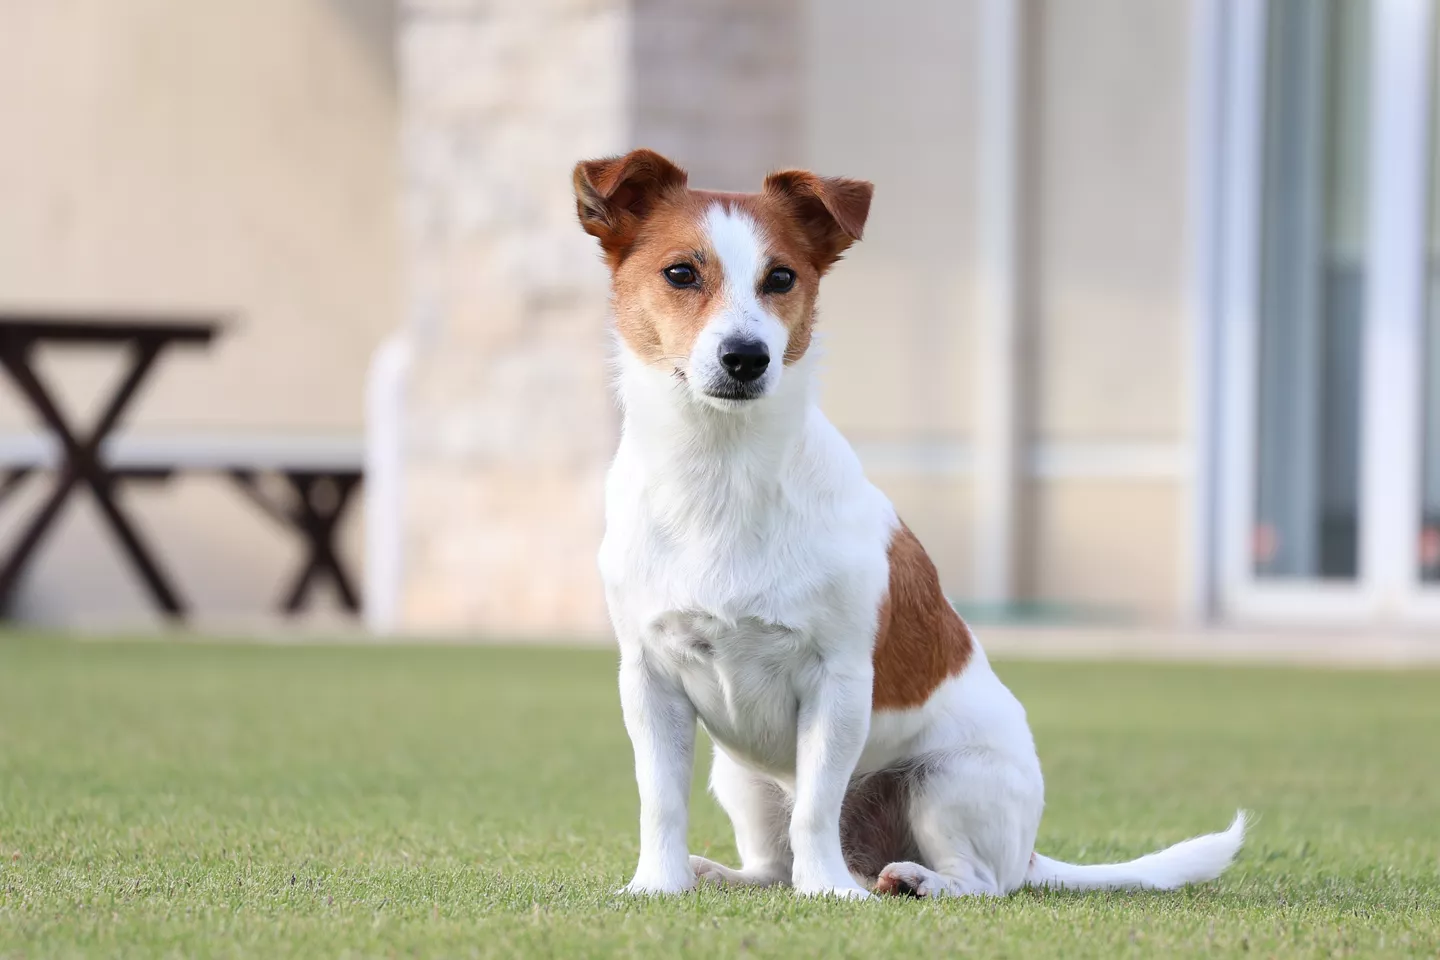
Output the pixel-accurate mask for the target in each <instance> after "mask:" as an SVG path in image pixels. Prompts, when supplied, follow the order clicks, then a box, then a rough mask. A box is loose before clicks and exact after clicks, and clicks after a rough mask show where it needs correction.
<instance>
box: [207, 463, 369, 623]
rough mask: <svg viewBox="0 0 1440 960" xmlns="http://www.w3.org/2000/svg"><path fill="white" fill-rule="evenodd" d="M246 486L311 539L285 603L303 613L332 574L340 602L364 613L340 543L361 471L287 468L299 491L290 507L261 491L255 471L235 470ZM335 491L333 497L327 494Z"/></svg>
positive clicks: (287, 478) (248, 492)
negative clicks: (319, 585)
mask: <svg viewBox="0 0 1440 960" xmlns="http://www.w3.org/2000/svg"><path fill="white" fill-rule="evenodd" d="M230 475H231V477H232V478H234V480H235V482H236V483H237V484H238V485H239V486H240V489H241V490H242V491H243V492H244V493H245V495H246V496H247V497H249V498H250V499H251V500H252V501H253V502H254V503H255V504H256V505H258V506H259V507H260V508H261V509H262V510H264V511H265V512H266V513H268V514H269V515H270V516H272V517H274V518H275V519H276V520H277V521H279V522H281V523H283V524H285V525H286V526H288V527H290V528H291V529H292V530H294V531H295V532H296V533H298V534H299V535H300V537H301V539H302V540H303V541H304V543H305V547H306V553H305V561H304V564H303V566H301V568H300V570H299V572H298V573H296V575H295V578H294V579H293V580H292V581H291V584H290V587H289V589H288V590H287V591H286V593H285V598H284V599H283V600H282V601H281V603H280V607H281V609H282V610H284V611H285V612H286V613H287V614H291V615H294V614H297V613H299V612H300V611H301V610H303V609H304V608H305V606H306V603H307V602H308V601H309V599H310V594H311V592H312V590H313V589H314V587H315V586H316V584H317V583H318V582H319V581H320V580H321V579H322V578H324V577H327V576H328V577H329V578H330V580H331V581H332V582H334V584H335V590H336V592H337V593H338V594H339V596H340V604H341V606H343V607H344V608H345V609H346V610H348V611H350V612H351V613H359V612H360V594H359V592H358V591H357V590H356V589H355V585H354V583H353V582H352V581H351V579H350V575H349V573H348V572H347V571H346V569H345V565H344V564H343V563H342V562H341V560H340V554H339V552H338V550H337V549H336V546H335V538H336V535H337V533H338V530H339V525H340V521H341V519H342V518H343V517H344V513H345V509H346V508H347V507H348V506H349V504H350V501H351V499H352V496H353V494H354V493H355V489H356V488H357V487H358V486H359V485H360V479H361V475H360V473H359V471H355V472H333V471H308V470H304V471H302V470H285V471H282V472H281V474H280V475H281V476H282V477H284V479H285V482H286V484H288V485H289V487H290V489H291V491H292V492H293V493H294V500H295V503H294V506H293V507H291V508H289V509H287V508H285V507H282V506H280V505H279V504H277V503H275V501H274V500H272V499H271V498H270V497H268V496H266V494H265V492H264V491H263V490H261V488H260V485H259V483H258V482H257V480H256V476H255V474H254V472H253V471H249V470H232V471H231V473H230ZM326 493H329V494H330V496H329V497H328V498H327V497H325V496H324V494H326Z"/></svg>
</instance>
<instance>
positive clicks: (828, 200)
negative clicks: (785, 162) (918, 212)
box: [765, 170, 875, 273]
mask: <svg viewBox="0 0 1440 960" xmlns="http://www.w3.org/2000/svg"><path fill="white" fill-rule="evenodd" d="M765 192H766V193H768V194H771V195H772V196H776V197H780V198H782V199H784V200H785V201H786V202H787V203H789V204H790V207H791V209H792V210H794V212H795V216H796V217H797V218H798V219H799V221H800V225H801V227H802V229H804V231H805V234H806V236H808V237H809V238H810V244H811V250H812V251H813V254H814V259H815V267H816V269H818V270H819V271H820V272H821V273H824V272H825V271H826V270H827V269H829V268H830V267H831V265H833V264H834V263H835V261H836V260H839V259H840V254H842V253H844V252H845V251H846V249H848V248H849V246H850V244H852V243H854V242H855V241H856V240H859V239H860V236H861V234H862V233H864V232H865V218H866V216H868V215H869V213H870V196H871V194H873V193H874V192H875V185H874V184H872V183H870V182H869V181H868V180H847V179H846V178H844V177H817V176H816V175H815V174H813V173H811V172H809V171H808V170H781V171H780V172H779V173H772V174H770V176H768V177H766V178H765Z"/></svg>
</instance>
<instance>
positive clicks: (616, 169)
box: [574, 150, 687, 266]
mask: <svg viewBox="0 0 1440 960" xmlns="http://www.w3.org/2000/svg"><path fill="white" fill-rule="evenodd" d="M686 179H687V177H686V174H685V171H684V170H681V169H680V168H679V167H677V166H675V164H673V163H671V162H670V161H669V160H666V159H665V158H664V157H662V156H660V154H658V153H656V152H655V151H654V150H632V151H631V152H629V153H627V154H625V156H623V157H606V158H604V159H603V160H582V161H581V162H579V163H577V164H576V165H575V176H574V181H575V209H576V211H577V212H578V213H579V214H580V226H581V227H583V228H584V229H585V232H586V233H588V234H590V235H591V236H592V237H595V238H596V239H597V240H599V241H600V246H601V247H602V248H603V249H604V250H605V254H606V256H607V257H608V258H609V260H610V264H611V266H614V265H616V264H618V263H619V262H620V261H621V260H622V259H623V258H624V256H625V251H626V249H628V248H629V246H630V244H632V243H634V242H635V235H636V234H637V233H638V232H639V230H640V223H641V221H643V220H644V219H645V217H646V215H647V214H648V213H649V212H650V210H651V208H652V207H653V206H654V204H655V200H656V198H658V197H659V196H660V195H662V194H663V193H665V191H667V190H672V189H676V188H679V187H683V186H685V182H686Z"/></svg>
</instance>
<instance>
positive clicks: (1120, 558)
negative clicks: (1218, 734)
mask: <svg viewBox="0 0 1440 960" xmlns="http://www.w3.org/2000/svg"><path fill="white" fill-rule="evenodd" d="M1032 13H1033V16H1032V20H1031V23H1030V42H1031V47H1030V53H1031V62H1032V69H1033V73H1032V89H1033V97H1032V105H1031V110H1032V115H1031V117H1030V136H1031V143H1030V149H1031V151H1032V153H1031V156H1032V161H1031V170H1030V179H1029V182H1030V185H1031V189H1032V194H1031V198H1030V203H1031V212H1030V216H1029V232H1030V254H1031V259H1030V261H1029V263H1028V265H1027V267H1026V280H1027V282H1028V285H1029V286H1030V289H1031V290H1032V291H1033V293H1032V296H1031V301H1030V306H1031V312H1030V316H1029V318H1028V320H1029V322H1030V324H1031V335H1032V339H1031V344H1032V354H1031V362H1032V367H1031V382H1030V383H1029V385H1028V388H1027V392H1028V394H1029V406H1030V409H1031V411H1032V414H1031V415H1032V418H1033V419H1032V422H1031V430H1032V441H1033V442H1034V443H1035V444H1036V445H1037V446H1038V447H1039V448H1040V449H1042V450H1044V449H1049V450H1052V451H1060V452H1069V453H1070V454H1071V455H1072V459H1077V460H1081V461H1088V466H1086V467H1085V469H1084V470H1078V469H1077V470H1075V471H1072V473H1071V474H1070V475H1068V476H1067V475H1064V474H1063V473H1062V474H1061V475H1059V476H1054V475H1050V476H1045V477H1040V478H1037V479H1036V480H1035V481H1034V484H1033V487H1032V490H1031V496H1030V505H1031V511H1032V512H1031V516H1029V517H1028V518H1027V521H1028V523H1029V525H1030V536H1029V542H1028V544H1027V554H1028V555H1027V558H1026V563H1025V572H1026V574H1027V576H1026V583H1025V586H1026V588H1027V589H1028V591H1029V592H1030V593H1031V595H1032V596H1035V597H1038V598H1043V599H1047V600H1059V601H1068V602H1072V603H1078V604H1085V605H1091V606H1097V607H1104V608H1110V609H1114V610H1118V611H1121V612H1125V613H1128V614H1130V615H1135V616H1140V617H1144V618H1149V619H1157V618H1159V619H1163V618H1169V617H1175V616H1177V615H1179V614H1180V613H1181V612H1182V610H1183V608H1184V604H1185V602H1186V598H1185V597H1184V596H1183V592H1182V576H1183V574H1184V571H1185V570H1186V569H1188V557H1189V555H1190V550H1191V545H1190V544H1189V543H1188V541H1187V539H1186V538H1187V533H1186V530H1185V509H1186V506H1187V503H1188V497H1189V496H1190V486H1189V482H1188V463H1189V460H1190V457H1189V453H1190V438H1189V436H1188V430H1187V424H1186V417H1187V416H1188V411H1187V406H1186V403H1185V398H1186V396H1187V393H1188V390H1189V384H1190V376H1191V357H1190V355H1189V350H1188V343H1189V329H1188V326H1187V309H1188V304H1187V300H1186V283H1187V274H1186V264H1187V258H1188V255H1189V247H1188V238H1189V236H1190V229H1191V228H1190V224H1189V222H1188V213H1187V210H1186V207H1185V198H1186V178H1187V176H1188V170H1187V142H1186V130H1187V124H1188V114H1187V108H1188V92H1187V87H1186V82H1187V78H1188V76H1189V62H1188V57H1189V49H1188V42H1189V41H1188V33H1187V28H1188V25H1189V17H1190V14H1189V10H1188V4H1186V3H1179V2H1173V3H1151V2H1148V0H1087V2H1086V3H1084V4H1078V3H1071V2H1066V0H1043V2H1040V3H1038V4H1036V5H1035V6H1034V7H1032ZM1167 464H1168V467H1167ZM1082 473H1083V474H1084V475H1080V474H1082Z"/></svg>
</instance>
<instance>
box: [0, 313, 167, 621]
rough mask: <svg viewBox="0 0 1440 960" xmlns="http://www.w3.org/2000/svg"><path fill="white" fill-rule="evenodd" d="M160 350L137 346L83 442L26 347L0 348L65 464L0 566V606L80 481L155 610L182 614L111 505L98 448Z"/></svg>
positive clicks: (156, 344) (110, 486)
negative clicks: (58, 446)
mask: <svg viewBox="0 0 1440 960" xmlns="http://www.w3.org/2000/svg"><path fill="white" fill-rule="evenodd" d="M163 347H164V343H163V342H161V341H158V340H154V341H140V342H139V343H137V344H136V350H135V353H134V355H133V356H132V358H131V364H130V370H129V372H128V373H127V374H126V375H125V378H124V379H123V380H122V381H121V382H120V385H119V386H118V387H117V388H116V390H115V393H114V394H113V395H112V396H111V398H110V400H109V402H108V403H107V404H106V406H105V408H104V410H103V411H101V414H100V417H99V419H98V420H97V421H96V423H95V426H94V427H92V428H91V430H90V432H89V434H88V436H85V437H83V438H82V437H79V436H77V434H76V431H75V429H74V428H73V427H72V426H71V425H70V423H69V422H68V421H67V420H66V419H65V417H64V415H63V414H61V413H60V409H59V407H57V406H56V405H55V401H54V399H53V398H52V397H51V396H50V392H49V391H48V390H47V389H46V388H45V385H44V384H43V383H41V382H40V379H39V378H38V377H37V376H36V375H35V371H34V369H33V368H32V367H31V363H30V360H31V351H30V349H29V347H28V345H24V344H18V343H14V342H11V343H5V344H3V345H0V366H3V367H4V369H5V372H6V373H8V374H9V375H10V377H11V379H12V380H14V381H15V384H16V386H18V387H19V388H20V391H21V392H22V393H23V394H24V395H25V397H26V399H28V400H29V401H30V403H31V404H32V405H33V406H34V407H35V409H36V411H37V412H38V413H39V414H40V416H41V419H43V420H44V421H45V424H46V426H48V427H49V428H50V430H51V431H52V432H53V433H54V434H55V435H56V436H57V437H58V438H59V440H60V442H61V444H62V446H63V448H64V455H65V460H64V463H63V465H62V466H61V468H60V470H59V472H58V474H57V476H56V482H55V488H54V490H53V491H52V492H51V494H50V496H49V498H48V499H47V500H46V501H45V504H44V505H43V506H42V507H41V508H40V510H39V512H37V513H36V514H35V516H34V517H33V518H31V520H30V523H29V524H27V525H26V527H25V529H24V531H23V532H22V533H21V534H20V537H19V538H18V539H17V541H16V543H15V545H14V546H13V547H12V548H11V551H10V554H9V556H7V557H6V559H5V563H4V565H3V567H0V601H4V600H8V599H9V597H10V596H11V595H12V594H13V591H14V589H15V586H16V584H17V583H18V581H19V579H20V575H21V573H22V572H23V571H24V569H25V566H26V565H27V564H28V563H29V561H30V557H31V556H32V555H33V554H34V552H35V549H36V547H38V546H39V545H40V542H41V540H43V539H44V537H45V534H46V533H47V532H48V531H49V529H50V527H51V526H52V525H53V524H54V522H55V518H56V517H57V516H59V513H60V508H61V507H62V506H64V504H65V501H66V500H67V499H69V497H70V494H71V493H72V492H73V491H74V489H75V487H76V486H77V485H78V484H79V483H80V482H82V481H83V482H84V483H85V485H86V486H88V487H89V488H90V491H91V492H92V493H93V494H94V495H95V499H96V501H97V502H98V503H99V505H100V511H101V514H102V515H103V516H104V517H105V520H106V521H107V522H108V523H109V525H110V529H111V532H113V533H114V534H115V538H116V539H117V540H118V541H119V542H120V546H121V548H122V549H123V550H124V551H125V553H126V555H127V556H128V557H129V558H130V561H131V563H133V564H134V565H135V568H136V570H137V571H139V573H140V576H141V578H142V579H143V580H144V581H145V585H146V587H147V588H149V590H150V595H151V596H152V597H153V598H154V600H155V603H156V605H157V606H159V607H160V609H161V610H162V611H163V612H165V613H167V614H169V615H170V616H172V617H181V616H183V615H184V613H185V607H184V604H183V603H182V602H181V601H180V598H179V596H178V595H177V593H176V591H175V589H174V588H173V587H172V586H171V585H170V582H169V580H168V579H167V578H166V577H165V575H164V574H163V573H162V572H161V570H160V566H159V564H158V563H157V562H156V561H155V559H154V558H153V557H152V556H151V553H150V550H149V548H147V547H146V545H145V542H144V541H143V540H142V539H141V538H140V535H139V533H138V532H137V531H136V530H135V527H134V525H132V524H131V523H130V521H129V519H128V518H126V516H125V515H124V513H123V512H122V511H121V510H120V508H119V506H118V505H117V504H116V503H115V482H114V477H113V475H112V474H111V473H110V471H109V469H108V467H107V466H106V465H105V464H104V463H102V462H101V460H100V445H101V444H102V443H103V442H104V440H105V438H106V437H107V436H108V435H109V434H110V432H111V431H112V430H114V429H115V427H116V425H117V424H118V423H119V422H120V417H121V415H122V414H123V413H124V412H125V408H126V406H128V405H129V403H130V401H131V399H132V398H133V397H134V396H135V392H136V391H137V390H138V389H139V387H140V384H141V383H142V382H143V381H144V379H145V377H146V375H147V374H149V372H150V370H151V369H152V368H153V367H154V365H155V360H156V359H157V358H158V357H159V355H160V351H161V349H162V348H163Z"/></svg>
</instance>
